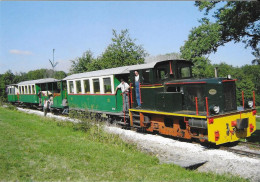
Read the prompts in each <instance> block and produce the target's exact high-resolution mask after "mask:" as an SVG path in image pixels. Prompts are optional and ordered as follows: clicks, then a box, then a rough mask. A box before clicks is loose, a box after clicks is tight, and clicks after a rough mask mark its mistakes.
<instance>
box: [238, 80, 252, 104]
mask: <svg viewBox="0 0 260 182" xmlns="http://www.w3.org/2000/svg"><path fill="white" fill-rule="evenodd" d="M253 90H254V83H253V82H252V81H251V80H250V79H249V78H248V77H247V76H245V77H243V78H242V80H240V81H239V82H238V83H237V102H238V104H239V105H242V104H241V103H242V91H244V99H245V101H248V100H252V98H253V95H252V93H253Z"/></svg>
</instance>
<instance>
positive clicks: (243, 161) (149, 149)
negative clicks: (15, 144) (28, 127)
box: [1, 108, 260, 181]
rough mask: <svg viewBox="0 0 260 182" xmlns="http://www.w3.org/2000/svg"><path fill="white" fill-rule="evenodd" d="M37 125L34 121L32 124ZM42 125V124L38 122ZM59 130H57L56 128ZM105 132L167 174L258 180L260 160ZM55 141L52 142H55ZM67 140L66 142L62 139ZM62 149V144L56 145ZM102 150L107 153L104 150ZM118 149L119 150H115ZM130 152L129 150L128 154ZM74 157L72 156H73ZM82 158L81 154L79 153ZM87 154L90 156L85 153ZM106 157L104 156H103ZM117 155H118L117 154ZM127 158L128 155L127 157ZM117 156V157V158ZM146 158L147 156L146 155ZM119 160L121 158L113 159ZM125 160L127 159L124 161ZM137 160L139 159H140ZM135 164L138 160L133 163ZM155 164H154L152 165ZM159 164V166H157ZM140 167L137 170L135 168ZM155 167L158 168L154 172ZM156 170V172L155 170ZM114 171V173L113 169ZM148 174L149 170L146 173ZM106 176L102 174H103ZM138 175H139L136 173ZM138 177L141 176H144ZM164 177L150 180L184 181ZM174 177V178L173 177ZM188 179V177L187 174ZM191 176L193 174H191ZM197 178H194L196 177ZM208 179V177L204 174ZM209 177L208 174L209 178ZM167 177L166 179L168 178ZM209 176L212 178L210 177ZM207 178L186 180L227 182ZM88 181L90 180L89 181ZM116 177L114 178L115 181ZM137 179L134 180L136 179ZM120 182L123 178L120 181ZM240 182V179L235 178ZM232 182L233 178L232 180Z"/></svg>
mask: <svg viewBox="0 0 260 182" xmlns="http://www.w3.org/2000/svg"><path fill="white" fill-rule="evenodd" d="M18 109H19V110H20V111H23V112H26V113H29V114H37V115H40V116H43V113H42V112H41V111H35V110H30V109H21V108H18ZM47 117H51V118H55V119H56V120H57V119H59V120H63V121H68V120H69V121H70V122H79V121H78V120H75V119H71V118H68V117H63V116H57V115H53V114H50V113H48V114H47ZM1 120H2V119H1ZM35 122H37V121H35ZM40 123H42V122H40ZM57 130H59V129H57ZM104 130H105V131H106V132H108V133H111V134H113V135H114V136H119V137H120V138H121V139H122V140H123V141H125V142H127V143H130V144H134V145H136V146H137V148H138V149H139V150H141V151H143V152H145V153H149V154H152V156H156V157H157V158H158V159H159V161H160V163H161V164H162V165H161V166H165V165H166V166H167V168H170V169H167V171H168V172H169V173H172V171H175V172H176V169H173V168H172V166H171V164H176V165H179V166H182V167H184V168H189V169H196V172H203V173H201V174H199V175H202V176H203V174H204V172H210V173H211V174H212V173H215V174H232V175H234V176H240V177H242V178H244V179H249V180H250V181H259V180H260V160H259V159H257V158H250V157H246V156H241V155H238V154H234V153H232V152H228V151H223V150H219V149H208V148H206V147H204V146H202V145H200V144H194V143H187V142H181V141H178V140H173V139H171V138H165V137H163V136H159V135H153V134H147V133H138V132H135V131H131V130H123V129H121V128H118V127H115V126H107V125H104ZM54 140H55V139H54ZM65 140H66V139H65ZM59 146H61V145H59ZM103 150H104V151H105V150H107V149H104V148H103ZM118 150H120V149H118ZM130 152H131V151H130ZM73 155H74V154H73ZM81 155H83V154H81ZM88 155H89V154H88ZM102 155H106V154H102ZM116 155H117V154H116ZM129 155H130V154H129ZM119 157H120V156H119ZM147 157H148V158H149V155H147ZM79 160H80V159H79ZM116 160H121V159H116ZM125 160H128V158H125ZM139 160H140V158H139ZM148 160H152V161H153V160H154V159H150V158H149V159H148ZM135 162H137V161H135ZM152 163H154V161H153V162H152ZM135 165H137V169H138V170H140V169H141V168H140V165H141V164H139V163H136V164H135ZM158 165H159V164H158ZM138 166H139V167H138ZM124 167H126V168H128V169H130V170H131V171H132V170H133V168H132V167H133V166H131V165H130V166H124ZM146 167H148V168H153V169H155V171H154V170H153V173H154V172H155V173H158V172H159V171H160V170H161V169H159V167H158V166H156V167H155V166H151V165H150V163H149V165H148V166H146ZM146 167H144V168H142V170H144V171H146ZM157 167H158V169H157ZM156 170H158V171H156ZM112 171H113V170H112ZM147 172H149V171H147ZM190 172H195V171H186V173H187V175H188V173H190ZM177 173H178V174H177V176H178V175H180V173H179V172H177ZM104 174H105V172H104ZM111 175H112V176H113V175H114V174H113V172H112V173H111V174H110V176H111ZM139 175H140V174H139ZM141 175H144V174H143V173H142V174H141ZM168 175H170V174H167V175H166V178H165V176H164V174H161V177H162V178H161V179H158V178H157V179H155V178H154V179H153V180H167V179H168V180H172V179H174V180H177V181H181V180H184V179H185V180H186V179H188V178H186V177H185V176H186V175H185V176H184V179H180V178H179V177H177V178H176V174H175V175H173V177H172V178H170V177H169V176H168ZM174 176H175V177H174ZM188 176H190V175H188ZM191 176H192V175H191ZM195 176H196V175H195ZM205 176H207V175H205ZM209 176H211V175H209ZM168 177H169V178H168ZM211 177H212V176H211ZM206 178H207V177H204V176H203V177H202V179H197V177H195V178H192V179H191V178H189V179H190V180H197V181H198V180H200V181H210V180H212V179H214V180H215V181H216V179H217V181H218V179H221V180H220V181H223V180H224V181H228V180H229V178H227V179H224V177H223V179H222V177H220V178H219V177H212V179H206ZM88 179H90V178H88ZM94 179H103V180H111V179H112V178H94ZM115 179H116V178H114V180H115ZM135 179H137V178H135ZM121 180H122V178H121ZM124 180H134V179H133V178H129V179H127V178H124ZM142 180H149V178H148V177H145V178H142ZM238 180H239V179H238ZM232 181H234V179H232Z"/></svg>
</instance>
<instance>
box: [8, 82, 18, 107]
mask: <svg viewBox="0 0 260 182" xmlns="http://www.w3.org/2000/svg"><path fill="white" fill-rule="evenodd" d="M7 100H8V102H11V103H15V102H17V101H18V88H17V85H16V84H12V85H7Z"/></svg>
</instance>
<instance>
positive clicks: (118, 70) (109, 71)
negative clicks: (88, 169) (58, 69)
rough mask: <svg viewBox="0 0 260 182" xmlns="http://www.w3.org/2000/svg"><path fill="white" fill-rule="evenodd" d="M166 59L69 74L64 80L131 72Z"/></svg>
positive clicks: (149, 66)
mask: <svg viewBox="0 0 260 182" xmlns="http://www.w3.org/2000/svg"><path fill="white" fill-rule="evenodd" d="M178 60H181V59H178ZM164 61H169V60H163V61H154V62H149V63H145V64H137V65H131V66H122V67H117V68H109V69H104V70H98V71H90V72H84V73H77V74H72V75H70V76H67V77H65V78H64V79H63V80H73V79H80V78H89V77H97V76H106V75H119V74H129V73H130V71H132V70H140V69H149V68H154V66H155V65H156V64H157V63H159V62H164Z"/></svg>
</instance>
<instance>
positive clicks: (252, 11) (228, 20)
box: [195, 1, 260, 50]
mask: <svg viewBox="0 0 260 182" xmlns="http://www.w3.org/2000/svg"><path fill="white" fill-rule="evenodd" d="M220 4H221V5H222V4H223V6H221V5H220ZM195 5H196V6H197V7H199V10H200V11H202V10H205V15H208V14H209V12H210V11H212V10H213V9H215V10H214V13H213V17H214V18H215V19H216V23H217V24H219V25H220V27H221V29H220V33H221V39H220V40H219V45H223V44H225V43H227V42H230V41H232V40H234V41H235V42H241V41H242V42H244V43H245V44H246V46H250V47H252V49H254V50H256V49H257V46H258V43H259V39H260V22H259V20H260V11H259V9H260V4H259V3H258V2H257V1H227V2H225V3H223V2H221V3H220V2H219V1H211V2H210V1H197V2H195ZM217 5H219V6H218V8H216V6H217Z"/></svg>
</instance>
